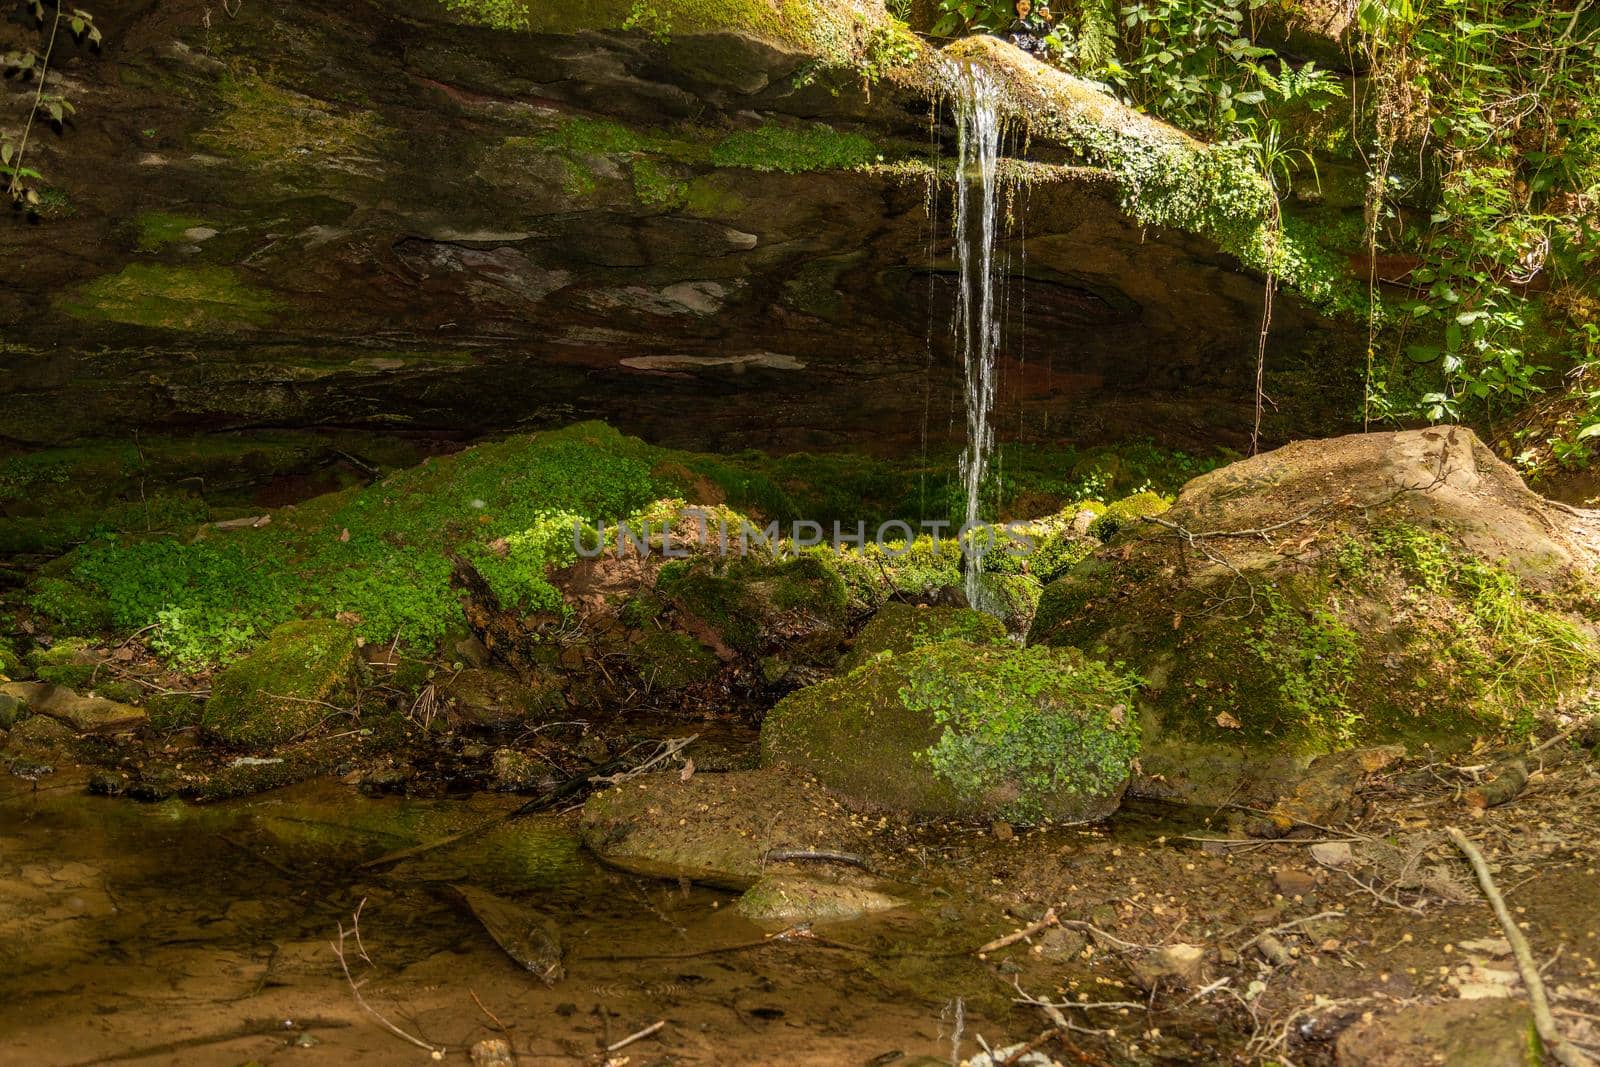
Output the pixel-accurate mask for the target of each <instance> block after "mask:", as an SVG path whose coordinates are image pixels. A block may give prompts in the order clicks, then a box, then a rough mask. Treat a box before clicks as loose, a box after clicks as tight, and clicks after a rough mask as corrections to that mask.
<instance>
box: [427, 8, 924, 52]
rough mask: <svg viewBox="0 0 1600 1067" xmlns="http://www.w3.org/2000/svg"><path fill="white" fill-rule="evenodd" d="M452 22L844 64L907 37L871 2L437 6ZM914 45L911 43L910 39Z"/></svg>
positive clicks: (907, 33)
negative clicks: (891, 36) (714, 45)
mask: <svg viewBox="0 0 1600 1067" xmlns="http://www.w3.org/2000/svg"><path fill="white" fill-rule="evenodd" d="M440 2H441V3H442V5H443V6H444V8H445V9H446V10H447V11H449V12H451V13H452V14H454V15H455V16H456V17H457V18H459V19H461V20H463V21H466V22H474V23H478V24H480V25H484V26H492V27H494V28H496V29H502V30H520V31H527V32H532V33H578V32H580V31H583V30H608V31H618V30H633V31H638V32H640V33H645V34H649V35H650V36H652V37H655V38H657V39H658V40H670V39H671V38H672V37H673V36H675V35H682V34H696V33H717V32H724V31H737V32H741V33H746V34H750V35H752V36H755V37H759V38H762V39H764V40H768V41H771V42H773V43H777V44H786V45H790V46H793V47H797V48H800V49H802V50H803V51H807V52H810V53H812V54H814V55H817V56H819V57H821V58H825V59H830V60H839V61H844V60H848V59H850V58H852V57H853V56H854V55H855V54H856V53H857V52H858V50H859V49H860V42H861V40H862V39H863V38H864V37H869V36H871V34H872V31H875V30H876V31H878V32H880V33H883V32H892V31H893V30H895V29H899V30H901V31H902V32H903V34H904V36H906V37H910V34H909V31H904V30H903V27H900V26H899V24H897V23H895V22H894V21H893V20H891V19H890V18H889V15H888V12H887V11H886V10H885V9H884V7H883V5H882V4H879V3H873V2H871V0H828V2H826V3H821V2H817V0H440ZM911 39H912V40H914V38H911Z"/></svg>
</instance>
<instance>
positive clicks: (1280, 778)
mask: <svg viewBox="0 0 1600 1067" xmlns="http://www.w3.org/2000/svg"><path fill="white" fill-rule="evenodd" d="M1162 518H1163V520H1164V522H1166V523H1169V524H1171V525H1160V524H1155V523H1150V522H1143V521H1133V522H1130V523H1126V524H1125V525H1123V526H1122V528H1121V529H1120V530H1119V531H1118V532H1117V533H1116V535H1115V536H1114V538H1113V539H1112V541H1111V543H1110V544H1109V545H1108V546H1107V547H1106V548H1105V549H1103V550H1102V551H1100V552H1099V553H1097V554H1096V555H1095V556H1093V557H1092V558H1090V559H1089V560H1086V561H1085V562H1084V563H1082V564H1080V565H1079V566H1078V567H1076V568H1075V569H1074V570H1073V571H1072V572H1071V573H1070V574H1069V575H1068V576H1067V577H1064V578H1062V579H1061V580H1059V581H1058V582H1055V583H1054V584H1052V585H1051V586H1050V587H1049V588H1048V589H1047V590H1046V591H1045V595H1044V597H1043V598H1042V600H1041V603H1040V606H1039V611H1038V614H1037V617H1036V618H1035V620H1034V623H1033V627H1032V630H1031V631H1030V634H1029V643H1030V644H1031V645H1034V646H1039V645H1045V646H1053V647H1064V646H1071V647H1076V648H1082V649H1085V650H1087V651H1089V652H1091V653H1093V654H1095V655H1103V656H1106V657H1107V658H1111V659H1116V660H1121V661H1124V662H1126V663H1128V664H1129V665H1130V666H1131V667H1133V668H1135V669H1136V670H1138V671H1139V672H1140V673H1141V674H1142V675H1143V676H1144V677H1145V678H1146V680H1147V683H1148V684H1147V686H1146V687H1145V689H1144V690H1143V691H1142V693H1141V696H1140V700H1139V707H1140V709H1141V716H1140V717H1141V719H1142V721H1143V727H1144V744H1143V747H1142V749H1141V752H1140V756H1139V762H1140V765H1141V768H1142V774H1141V775H1140V777H1139V779H1138V780H1137V782H1136V785H1135V788H1136V789H1137V790H1139V791H1140V792H1142V793H1146V794H1150V795H1156V796H1163V797H1170V798H1174V799H1179V800H1185V801H1190V802H1195V803H1206V804H1215V803H1222V802H1224V801H1225V800H1228V799H1229V798H1230V797H1232V798H1234V799H1238V797H1239V796H1240V795H1241V794H1240V793H1239V792H1238V791H1239V790H1240V789H1241V787H1243V786H1250V785H1253V786H1254V787H1256V788H1257V789H1258V791H1259V792H1261V793H1263V794H1264V795H1263V796H1262V797H1260V798H1259V799H1261V800H1263V801H1270V799H1271V796H1273V795H1276V794H1277V793H1280V792H1282V791H1283V789H1284V788H1285V787H1286V786H1287V785H1288V784H1290V783H1292V782H1294V781H1296V780H1298V778H1299V777H1300V776H1301V774H1302V773H1303V770H1304V768H1305V767H1306V765H1307V764H1308V763H1309V762H1310V761H1311V760H1312V759H1314V758H1315V757H1316V756H1318V755H1320V754H1324V753H1328V752H1333V751H1341V750H1345V749H1353V748H1359V747H1364V746H1371V745H1382V744H1388V743H1403V744H1408V745H1412V746H1416V745H1421V744H1424V743H1428V744H1432V745H1435V746H1442V747H1445V748H1451V747H1461V746H1464V745H1470V744H1471V743H1472V742H1473V741H1474V740H1476V739H1478V738H1482V737H1488V736H1492V735H1495V734H1497V733H1499V732H1501V731H1502V730H1505V729H1506V728H1508V727H1509V726H1511V725H1512V724H1513V723H1514V722H1516V721H1518V720H1520V719H1524V718H1525V717H1526V715H1527V714H1528V712H1527V709H1528V708H1530V707H1548V706H1552V705H1554V704H1557V703H1559V702H1560V700H1561V699H1562V697H1563V696H1564V695H1566V694H1570V693H1572V692H1575V691H1578V690H1579V689H1581V688H1582V687H1583V686H1585V685H1586V684H1587V681H1588V679H1589V678H1590V677H1591V675H1592V674H1593V672H1594V671H1595V668H1596V665H1597V662H1600V646H1597V645H1596V642H1595V630H1594V627H1593V625H1592V624H1591V623H1590V622H1589V621H1588V618H1587V616H1588V615H1589V614H1591V612H1590V609H1589V608H1588V605H1590V604H1592V602H1593V595H1594V594H1593V590H1594V589H1595V588H1596V584H1595V583H1596V570H1595V560H1596V549H1595V547H1594V546H1595V545H1596V544H1597V543H1600V542H1597V541H1596V538H1595V534H1596V532H1597V531H1600V517H1597V516H1596V515H1594V514H1593V513H1588V512H1578V511H1574V510H1572V509H1569V508H1564V507H1559V506H1556V505H1552V504H1550V503H1548V502H1547V501H1545V500H1543V499H1541V498H1540V497H1538V496H1536V495H1535V494H1534V493H1532V492H1530V491H1529V490H1528V489H1527V488H1526V487H1525V486H1524V485H1523V484H1522V482H1521V480H1520V479H1519V478H1518V477H1517V475H1516V473H1515V472H1514V471H1512V470H1511V468H1510V467H1508V466H1506V465H1505V464H1504V463H1502V462H1501V461H1500V460H1498V459H1497V458H1495V456H1494V455H1493V454H1492V453H1491V452H1490V450H1489V449H1488V448H1487V447H1485V446H1484V445H1483V443H1482V442H1480V441H1479V440H1478V439H1477V437H1476V436H1475V435H1474V434H1473V433H1472V432H1471V431H1470V430H1466V429H1462V428H1449V427H1445V428H1438V429H1432V430H1419V431H1410V432H1404V433H1384V434H1368V435H1354V436H1350V437H1342V438H1337V439H1333V440H1328V441H1311V442H1303V443H1300V444H1295V445H1290V446H1288V447H1286V448H1283V449H1279V450H1278V451H1276V452H1271V453H1267V454H1265V455H1262V456H1258V457H1255V458H1253V459H1249V460H1246V461H1244V462H1241V463H1236V464H1234V465H1232V466H1230V467H1226V468H1223V469H1221V470H1218V471H1215V472H1213V473H1211V474H1207V475H1204V476H1202V477H1200V478H1197V479H1196V480H1195V481H1193V482H1191V483H1190V484H1189V485H1188V486H1187V487H1185V489H1184V490H1183V492H1182V494H1181V495H1180V496H1179V498H1178V501H1177V503H1176V504H1175V505H1174V506H1173V508H1172V509H1171V510H1170V511H1168V512H1167V513H1166V514H1165V515H1163V516H1162ZM1174 526H1175V527H1178V528H1181V529H1182V530H1185V531H1189V532H1190V534H1189V536H1185V535H1183V534H1180V533H1178V532H1176V531H1175V530H1174V529H1173V527H1174Z"/></svg>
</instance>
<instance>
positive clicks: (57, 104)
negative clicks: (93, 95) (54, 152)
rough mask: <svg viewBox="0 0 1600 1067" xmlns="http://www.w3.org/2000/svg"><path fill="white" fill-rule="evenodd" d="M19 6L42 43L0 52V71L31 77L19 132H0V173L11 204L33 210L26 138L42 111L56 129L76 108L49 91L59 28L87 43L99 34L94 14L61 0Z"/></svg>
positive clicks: (37, 176) (33, 179)
mask: <svg viewBox="0 0 1600 1067" xmlns="http://www.w3.org/2000/svg"><path fill="white" fill-rule="evenodd" d="M23 6H25V7H27V8H29V9H30V10H31V11H32V13H33V17H34V19H35V21H36V22H37V23H38V24H39V27H40V32H41V34H42V36H43V37H44V48H43V51H38V50H34V49H23V50H21V51H16V52H7V53H5V54H4V55H0V70H3V71H4V72H5V74H6V75H7V76H8V77H16V78H31V79H33V81H34V82H35V89H34V94H33V101H32V103H31V104H30V105H29V107H28V114H27V118H26V119H25V120H24V122H23V124H22V135H21V137H19V138H18V139H17V140H16V141H15V142H13V141H12V140H11V138H10V137H9V136H8V135H6V134H4V133H0V176H4V177H5V178H6V179H7V182H6V192H7V193H8V194H9V195H10V196H11V199H12V202H13V203H16V204H19V205H22V206H24V207H26V208H27V209H29V210H30V211H37V210H38V208H39V207H40V206H41V205H42V203H43V194H42V192H41V190H40V188H39V184H40V182H41V181H42V180H43V178H44V175H43V174H41V173H40V172H39V171H37V170H35V169H33V168H32V167H29V166H28V165H27V155H28V141H29V139H30V137H31V136H32V134H33V128H34V125H35V123H36V122H37V121H38V120H39V118H40V116H43V117H44V119H45V121H47V122H50V123H52V124H54V125H55V127H56V128H57V129H58V130H59V129H61V128H63V127H64V126H65V125H66V122H67V120H68V119H69V118H71V117H72V115H73V114H74V113H75V112H76V110H77V109H76V108H75V107H74V106H73V105H72V102H71V101H70V100H68V99H67V98H66V97H65V96H62V95H61V94H60V93H55V92H50V91H49V82H50V64H51V61H52V60H53V59H54V58H55V53H56V45H57V42H58V41H59V39H60V35H61V29H62V27H63V26H65V27H66V29H67V32H68V33H69V34H71V35H72V36H73V37H74V38H77V39H78V40H81V41H86V42H87V43H88V44H89V45H90V46H91V47H98V46H99V45H100V42H101V37H100V30H99V27H97V26H95V24H94V16H93V15H91V14H90V13H89V12H87V11H84V10H83V9H82V8H68V7H65V6H64V5H63V4H62V3H61V0H55V4H54V7H53V8H51V7H47V6H46V4H45V2H44V0H26V2H25V3H24V5H23Z"/></svg>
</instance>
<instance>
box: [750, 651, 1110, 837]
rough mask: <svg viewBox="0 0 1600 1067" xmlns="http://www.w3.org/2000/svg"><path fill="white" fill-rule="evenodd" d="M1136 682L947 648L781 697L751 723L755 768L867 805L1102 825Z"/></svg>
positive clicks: (1083, 662)
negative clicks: (757, 735)
mask: <svg viewBox="0 0 1600 1067" xmlns="http://www.w3.org/2000/svg"><path fill="white" fill-rule="evenodd" d="M1136 685H1137V680H1136V679H1133V678H1131V677H1129V676H1127V675H1124V674H1121V673H1119V672H1117V671H1115V670H1113V669H1111V668H1109V667H1107V666H1106V665H1104V664H1102V663H1099V662H1097V661H1095V660H1092V659H1089V658H1088V657H1087V656H1084V655H1083V654H1081V653H1079V652H1077V651H1076V650H1073V649H1061V650H1056V649H1042V648H1035V649H1016V648H999V647H989V646H983V645H974V644H971V643H969V642H966V641H945V642H941V643H939V644H933V645H927V646H925V647H923V648H920V649H916V650H914V651H911V652H907V653H904V654H902V655H899V656H895V655H892V654H891V655H887V656H883V657H881V658H875V659H873V660H871V661H870V662H868V663H866V664H864V665H863V666H861V667H858V668H857V669H856V670H854V671H851V672H850V673H849V674H847V675H845V676H843V677H840V678H836V679H833V680H831V681H827V682H823V683H821V684H820V685H815V686H812V687H810V688H808V689H803V690H801V691H800V692H798V693H794V694H792V695H790V696H788V697H786V698H785V699H784V700H783V701H782V702H781V703H779V704H778V706H777V707H776V708H774V709H773V710H772V712H771V713H770V714H769V715H768V716H767V719H766V722H765V723H764V724H763V725H762V728H761V754H762V762H763V763H764V764H766V765H768V766H776V765H788V766H792V767H796V768H800V769H803V770H805V771H808V772H810V773H812V774H814V775H816V776H817V778H818V780H820V781H821V782H822V783H823V784H824V785H827V786H828V787H829V788H831V789H833V790H835V791H837V792H838V793H839V794H841V795H842V796H844V797H846V798H848V799H849V800H850V801H851V802H853V803H856V804H860V805H863V806H866V807H871V808H888V809H898V810H904V811H909V812H912V813H914V814H917V815H932V816H958V817H966V818H985V819H987V818H994V817H1004V818H1008V819H1012V820H1015V821H1018V822H1037V821H1040V820H1044V819H1050V820H1058V821H1083V820H1089V819H1098V818H1103V817H1105V816H1106V815H1109V814H1110V813H1111V812H1112V811H1115V810H1116V808H1117V805H1118V804H1119V802H1120V801H1121V797H1122V792H1123V789H1124V787H1125V786H1126V785H1127V781H1128V775H1129V772H1130V764H1131V761H1132V758H1133V756H1134V753H1135V751H1136V750H1137V747H1138V727H1137V721H1136V717H1135V715H1134V714H1133V711H1132V705H1131V697H1132V693H1133V690H1134V688H1135V687H1136Z"/></svg>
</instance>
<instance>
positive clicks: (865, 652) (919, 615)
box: [839, 603, 1006, 671]
mask: <svg viewBox="0 0 1600 1067" xmlns="http://www.w3.org/2000/svg"><path fill="white" fill-rule="evenodd" d="M958 640H959V641H968V642H971V643H972V644H974V645H1002V644H1004V643H1005V641H1006V630H1005V627H1004V626H1002V625H1001V624H1000V620H999V619H997V618H995V617H994V616H993V615H985V614H984V613H983V612H981V611H973V610H972V609H970V608H951V607H930V606H925V605H921V604H900V603H888V604H885V605H884V606H883V607H881V608H879V609H878V613H877V614H876V615H874V616H873V617H872V619H871V620H870V621H868V623H867V625H866V626H864V627H862V628H861V632H860V633H858V634H857V635H856V638H855V641H854V643H853V644H852V645H851V647H850V653H849V655H847V656H845V658H844V659H843V660H842V661H841V662H840V664H839V669H840V670H841V671H852V670H854V669H855V668H857V667H859V666H861V665H862V664H863V663H866V662H867V661H868V660H870V659H872V658H873V657H875V656H876V655H878V653H880V652H891V653H895V654H899V653H902V652H910V651H913V650H914V649H918V648H921V647H922V646H924V645H933V644H938V643H939V642H940V641H958Z"/></svg>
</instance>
